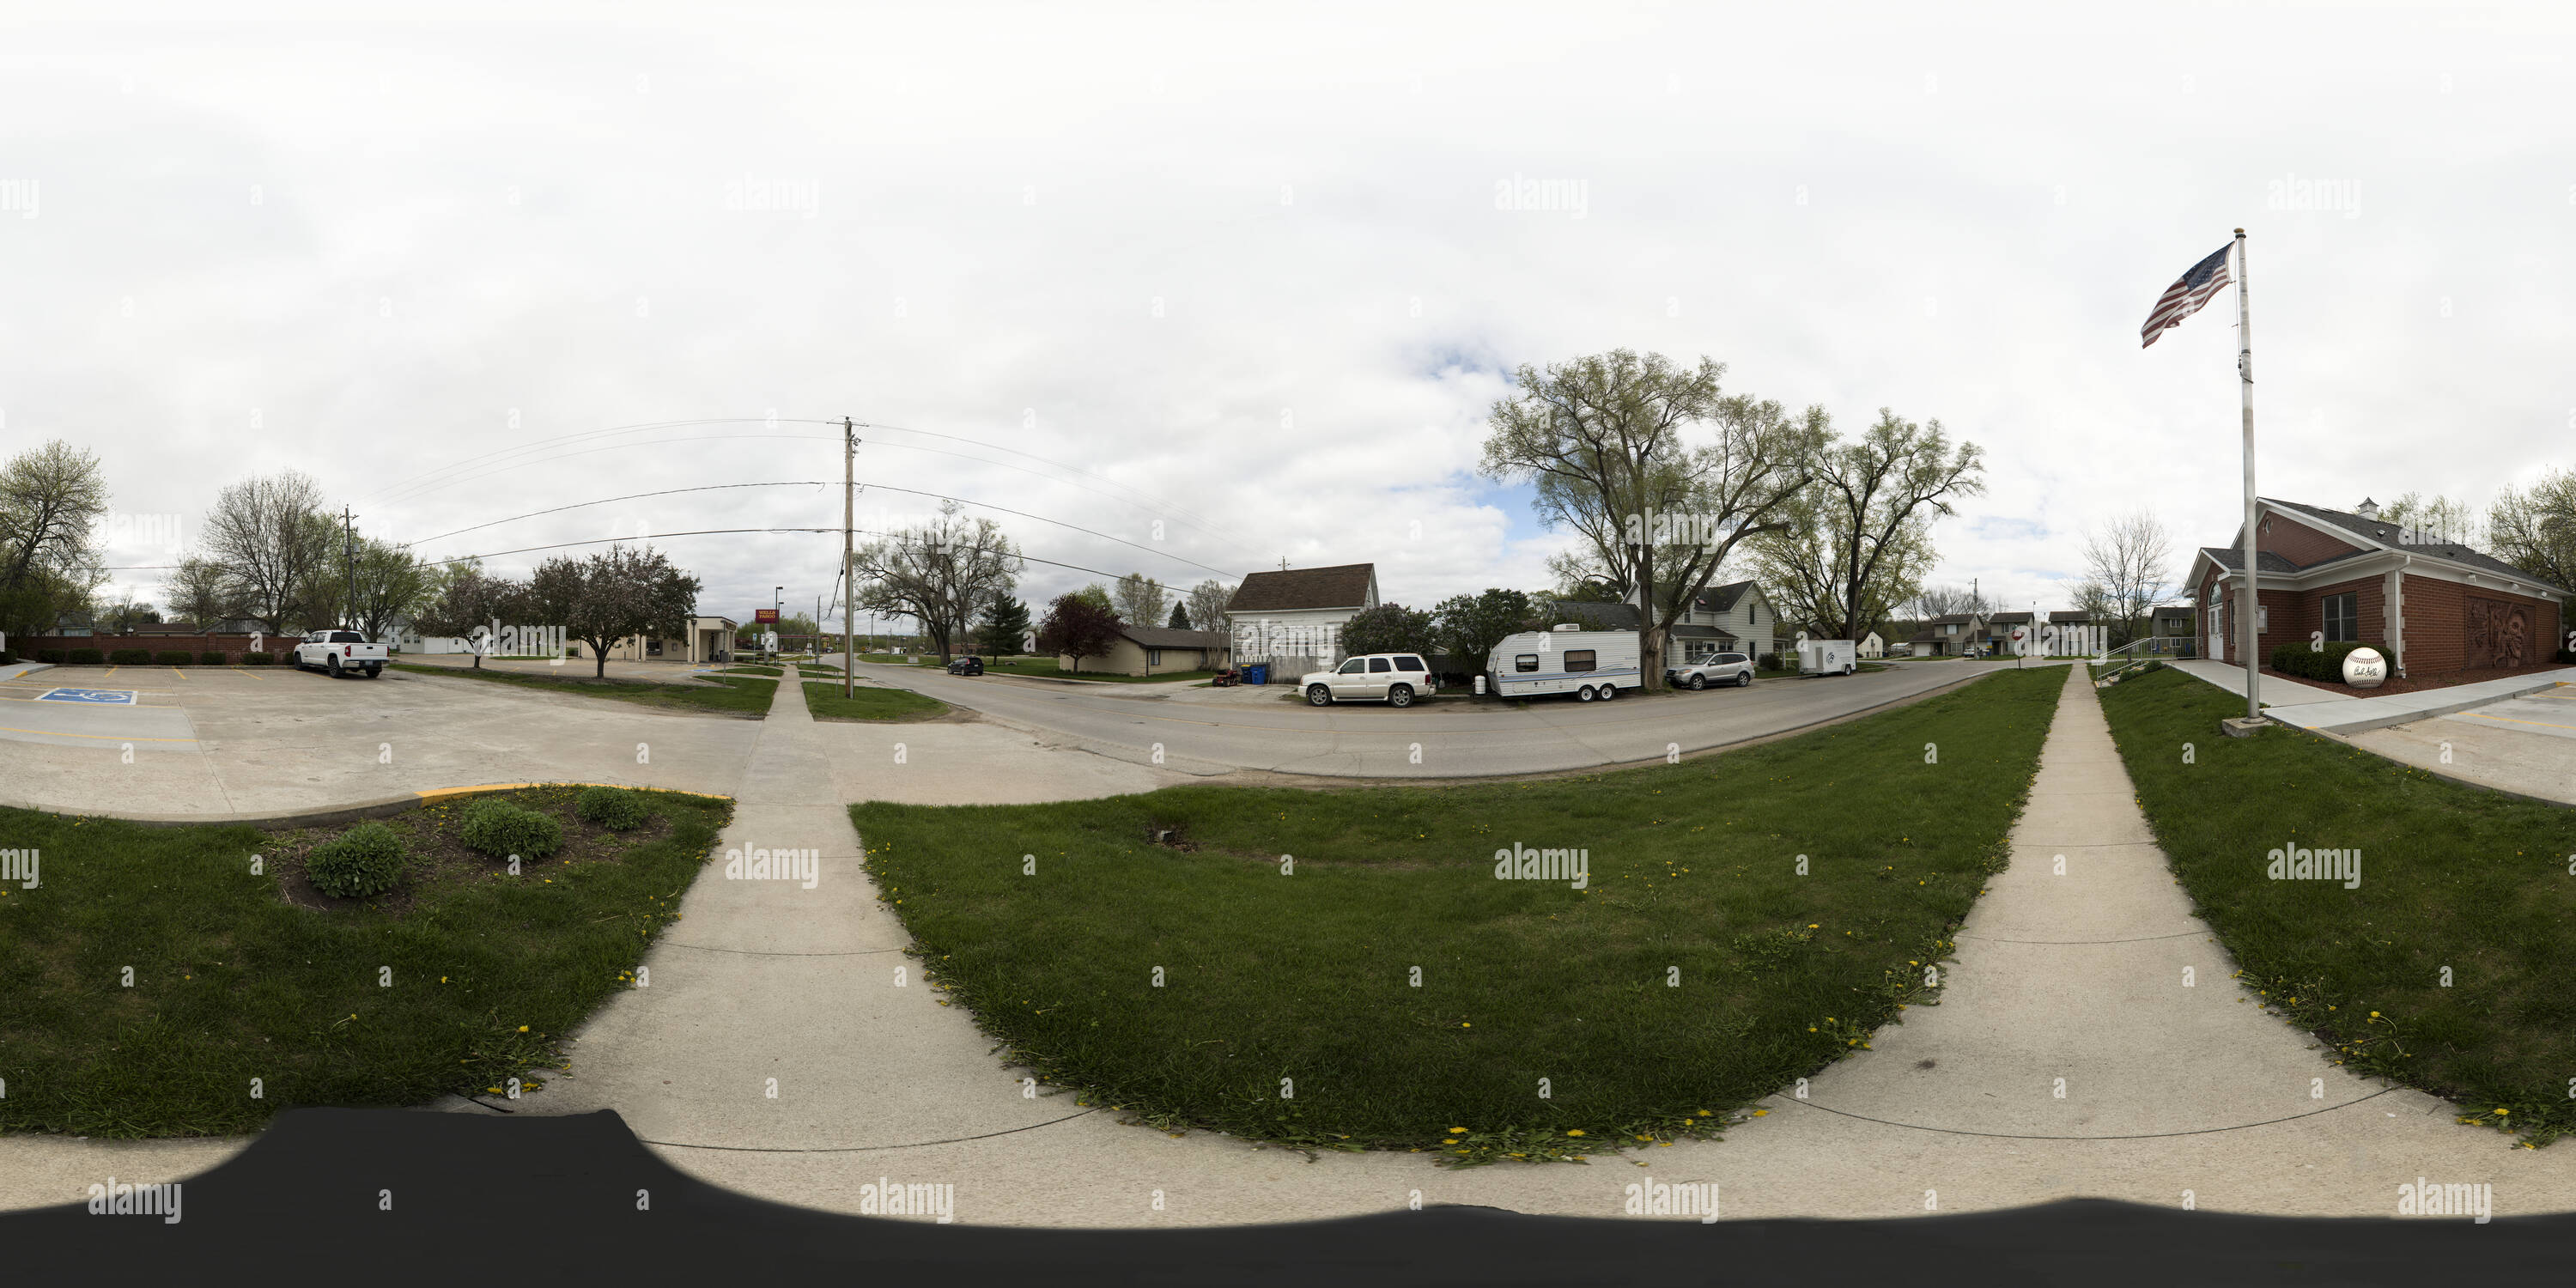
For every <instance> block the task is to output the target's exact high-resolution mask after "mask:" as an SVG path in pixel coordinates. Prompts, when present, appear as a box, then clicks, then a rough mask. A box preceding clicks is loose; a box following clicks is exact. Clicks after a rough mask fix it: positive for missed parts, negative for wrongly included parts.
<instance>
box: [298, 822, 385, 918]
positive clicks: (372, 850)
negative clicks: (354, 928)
mask: <svg viewBox="0 0 2576 1288" xmlns="http://www.w3.org/2000/svg"><path fill="white" fill-rule="evenodd" d="M409 858H410V856H409V855H408V854H406V853H404V851H403V843H402V838H401V837H400V836H397V835H395V834H394V830H393V829H392V828H390V827H387V826H385V825H384V824H382V823H360V824H359V825H357V826H356V827H353V828H350V829H349V830H348V831H346V832H343V833H341V834H340V835H339V836H338V837H336V838H334V839H332V840H329V841H325V842H323V843H322V844H320V845H318V846H315V847H314V849H313V853H312V854H311V855H309V856H307V857H306V858H305V860H304V875H305V877H306V879H308V880H310V881H312V882H313V888H314V889H316V890H319V891H321V892H322V893H324V894H327V895H332V896H334V897H337V898H341V899H364V898H367V897H368V896H370V895H379V894H383V893H384V892H385V891H387V890H391V889H393V888H394V883H395V882H396V881H399V880H401V879H402V873H403V864H404V863H405V862H406V861H407V860H408V859H409Z"/></svg>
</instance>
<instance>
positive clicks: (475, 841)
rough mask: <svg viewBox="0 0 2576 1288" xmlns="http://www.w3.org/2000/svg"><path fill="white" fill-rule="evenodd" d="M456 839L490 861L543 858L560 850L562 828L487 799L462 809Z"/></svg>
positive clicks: (532, 812)
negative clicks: (489, 857)
mask: <svg viewBox="0 0 2576 1288" xmlns="http://www.w3.org/2000/svg"><path fill="white" fill-rule="evenodd" d="M456 835H457V838H458V839H459V840H462V841H464V842H465V844H466V845H467V846H468V847H470V848H472V849H477V850H481V851H482V852H483V853H485V854H489V855H491V856H492V857H493V858H496V859H499V858H507V857H509V856H510V855H513V854H515V855H518V856H519V857H520V858H523V859H542V858H544V857H545V856H547V855H549V854H552V853H554V852H555V851H557V850H560V849H562V848H563V825H562V824H560V823H557V822H555V821H554V820H553V819H551V818H548V817H546V816H545V815H543V814H540V813H538V812H536V811H535V810H532V809H529V808H527V807H526V806H523V805H520V804H519V803H518V802H516V801H508V800H503V799H501V798H500V797H498V796H486V797H484V798H483V799H481V800H479V801H476V802H474V803H473V804H472V805H469V806H466V807H465V822H464V823H463V825H461V826H459V827H458V828H457V829H456Z"/></svg>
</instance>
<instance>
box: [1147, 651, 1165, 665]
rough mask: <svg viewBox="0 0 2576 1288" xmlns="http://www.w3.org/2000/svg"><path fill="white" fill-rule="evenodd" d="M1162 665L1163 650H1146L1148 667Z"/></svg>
mask: <svg viewBox="0 0 2576 1288" xmlns="http://www.w3.org/2000/svg"><path fill="white" fill-rule="evenodd" d="M1162 664H1163V650H1161V649H1158V648H1149V649H1147V650H1145V665H1147V666H1161V665H1162Z"/></svg>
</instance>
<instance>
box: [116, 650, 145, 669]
mask: <svg viewBox="0 0 2576 1288" xmlns="http://www.w3.org/2000/svg"><path fill="white" fill-rule="evenodd" d="M107 661H108V664H109V665H110V666H150V665H152V650H150V649H148V648H121V649H118V650H116V651H115V652H112V653H110V654H108V655H107Z"/></svg>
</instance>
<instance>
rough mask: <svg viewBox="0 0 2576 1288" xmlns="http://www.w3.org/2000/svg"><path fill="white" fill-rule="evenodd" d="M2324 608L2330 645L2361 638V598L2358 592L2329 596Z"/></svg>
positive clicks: (2326, 598) (2327, 637)
mask: <svg viewBox="0 0 2576 1288" xmlns="http://www.w3.org/2000/svg"><path fill="white" fill-rule="evenodd" d="M2324 606H2325V613H2326V639H2327V641H2328V642H2329V643H2331V642H2334V641H2338V640H2359V639H2360V638H2361V596H2360V594H2359V593H2358V592H2355V591H2349V590H2348V591H2345V592H2344V593H2342V594H2340V595H2328V596H2326V597H2325V604H2324Z"/></svg>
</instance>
